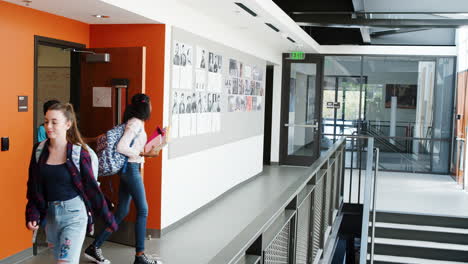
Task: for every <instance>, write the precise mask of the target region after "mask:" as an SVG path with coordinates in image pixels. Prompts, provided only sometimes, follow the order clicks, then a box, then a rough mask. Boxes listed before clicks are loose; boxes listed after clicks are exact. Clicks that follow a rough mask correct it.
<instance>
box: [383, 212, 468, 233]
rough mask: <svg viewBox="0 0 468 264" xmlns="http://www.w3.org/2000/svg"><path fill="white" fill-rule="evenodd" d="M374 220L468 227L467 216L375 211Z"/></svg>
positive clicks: (446, 226)
mask: <svg viewBox="0 0 468 264" xmlns="http://www.w3.org/2000/svg"><path fill="white" fill-rule="evenodd" d="M376 222H382V223H394V224H407V225H419V226H437V227H445V228H459V229H468V218H467V217H456V216H449V215H432V214H408V213H403V212H389V211H377V212H376Z"/></svg>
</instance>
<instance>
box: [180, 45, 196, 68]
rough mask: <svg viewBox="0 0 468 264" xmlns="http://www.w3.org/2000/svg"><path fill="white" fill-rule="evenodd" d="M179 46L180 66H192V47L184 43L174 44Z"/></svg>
mask: <svg viewBox="0 0 468 264" xmlns="http://www.w3.org/2000/svg"><path fill="white" fill-rule="evenodd" d="M176 44H179V48H180V52H179V54H180V64H176V65H180V66H192V59H193V52H192V46H189V45H187V44H184V43H176Z"/></svg>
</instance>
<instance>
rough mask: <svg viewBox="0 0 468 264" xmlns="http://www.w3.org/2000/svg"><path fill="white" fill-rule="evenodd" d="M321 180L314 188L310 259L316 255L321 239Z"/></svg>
mask: <svg viewBox="0 0 468 264" xmlns="http://www.w3.org/2000/svg"><path fill="white" fill-rule="evenodd" d="M322 208H323V180H322V181H321V182H320V183H319V184H317V186H316V187H315V190H314V210H313V216H314V217H313V234H312V238H313V239H312V260H314V259H315V257H316V256H317V252H318V250H319V249H320V247H321V242H322V241H321V240H322Z"/></svg>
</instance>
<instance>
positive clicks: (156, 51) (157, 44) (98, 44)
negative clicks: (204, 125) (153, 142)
mask: <svg viewBox="0 0 468 264" xmlns="http://www.w3.org/2000/svg"><path fill="white" fill-rule="evenodd" d="M89 43H90V47H91V48H112V47H141V46H145V47H146V94H148V95H149V96H150V98H151V101H152V107H153V108H152V109H153V110H152V113H151V119H150V120H149V121H147V122H146V125H145V126H146V133H147V134H150V133H152V132H153V130H154V129H155V128H156V126H157V125H159V126H161V125H162V121H163V90H164V89H163V87H164V46H165V26H164V25H145V24H143V25H142V24H138V25H91V26H90V42H89ZM130 85H131V84H130ZM144 181H145V188H146V197H147V200H148V206H149V215H148V224H147V227H148V228H150V229H161V157H158V158H152V159H146V163H145V170H144Z"/></svg>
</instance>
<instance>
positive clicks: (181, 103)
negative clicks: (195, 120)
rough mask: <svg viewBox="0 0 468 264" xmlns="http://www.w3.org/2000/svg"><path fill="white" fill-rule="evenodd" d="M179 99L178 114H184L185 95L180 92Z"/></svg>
mask: <svg viewBox="0 0 468 264" xmlns="http://www.w3.org/2000/svg"><path fill="white" fill-rule="evenodd" d="M179 98H180V99H179V114H185V104H186V99H185V94H184V93H183V92H181V93H180V97H179Z"/></svg>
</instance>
